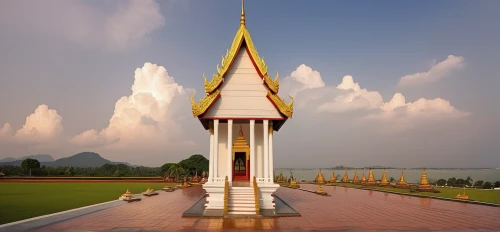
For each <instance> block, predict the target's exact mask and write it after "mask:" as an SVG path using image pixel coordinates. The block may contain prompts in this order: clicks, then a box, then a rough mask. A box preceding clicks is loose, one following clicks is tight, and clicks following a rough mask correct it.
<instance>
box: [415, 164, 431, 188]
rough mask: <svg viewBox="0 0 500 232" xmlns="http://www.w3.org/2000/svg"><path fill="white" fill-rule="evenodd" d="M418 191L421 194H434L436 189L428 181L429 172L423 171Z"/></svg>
mask: <svg viewBox="0 0 500 232" xmlns="http://www.w3.org/2000/svg"><path fill="white" fill-rule="evenodd" d="M417 191H420V192H434V191H435V190H434V188H432V186H431V185H430V184H429V181H428V180H427V172H426V171H425V168H424V170H422V177H420V183H419V184H418V187H417Z"/></svg>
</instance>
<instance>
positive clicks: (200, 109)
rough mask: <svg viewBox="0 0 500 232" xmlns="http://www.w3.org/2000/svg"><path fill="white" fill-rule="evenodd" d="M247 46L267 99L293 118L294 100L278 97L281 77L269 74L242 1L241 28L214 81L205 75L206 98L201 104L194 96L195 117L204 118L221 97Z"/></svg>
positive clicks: (286, 115) (192, 104)
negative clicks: (237, 61) (232, 66)
mask: <svg viewBox="0 0 500 232" xmlns="http://www.w3.org/2000/svg"><path fill="white" fill-rule="evenodd" d="M243 41H244V43H243ZM243 44H244V45H245V47H246V49H247V51H248V54H249V56H250V58H251V60H252V61H253V64H254V65H255V67H256V71H257V73H258V74H259V76H260V78H262V81H263V83H264V84H265V85H266V86H267V88H268V92H267V96H266V97H267V98H268V99H269V100H271V101H272V103H273V105H274V106H275V107H276V108H277V110H278V111H279V112H280V113H281V114H282V115H284V116H285V117H287V118H292V115H293V104H294V99H293V98H292V97H291V96H289V97H290V102H289V103H288V104H287V103H286V102H285V100H284V99H282V98H281V97H279V96H278V90H279V79H278V77H279V75H278V73H276V77H275V78H274V80H273V79H272V78H271V76H270V75H269V73H268V67H267V65H266V63H265V62H264V58H261V57H260V56H259V54H258V52H257V49H256V48H255V45H254V44H253V41H252V37H251V36H250V33H249V32H248V30H247V28H246V18H245V3H244V1H243V0H242V3H241V16H240V27H239V28H238V31H237V32H236V35H235V37H234V39H233V43H232V44H231V47H230V49H228V50H227V52H226V55H225V56H223V57H222V61H221V64H220V66H219V65H217V74H214V75H213V76H212V80H211V81H209V80H207V78H206V77H205V75H203V80H204V86H205V92H206V96H204V97H203V98H202V99H201V100H200V101H199V103H196V102H195V100H194V94H193V95H192V96H191V109H192V113H193V116H194V117H200V116H202V115H203V114H204V113H205V112H206V111H207V110H208V108H209V107H210V106H211V105H212V104H213V103H214V102H215V101H217V99H218V98H219V97H220V96H221V94H220V90H219V89H218V88H219V87H220V86H221V85H222V83H223V82H224V76H225V75H226V73H227V72H228V70H229V68H230V66H231V64H232V63H233V61H234V59H235V58H236V56H237V55H238V52H239V50H240V49H241V48H242V47H241V46H242V45H243Z"/></svg>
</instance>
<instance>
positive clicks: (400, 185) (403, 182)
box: [394, 170, 410, 189]
mask: <svg viewBox="0 0 500 232" xmlns="http://www.w3.org/2000/svg"><path fill="white" fill-rule="evenodd" d="M394 187H395V188H400V189H409V188H410V185H409V184H408V183H406V180H405V174H404V172H403V170H401V177H399V180H398V183H396V185H395V186H394Z"/></svg>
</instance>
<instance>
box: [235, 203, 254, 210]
mask: <svg viewBox="0 0 500 232" xmlns="http://www.w3.org/2000/svg"><path fill="white" fill-rule="evenodd" d="M228 207H229V209H236V208H241V209H253V210H255V204H236V203H235V204H231V203H229V205H228Z"/></svg>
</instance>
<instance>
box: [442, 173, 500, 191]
mask: <svg viewBox="0 0 500 232" xmlns="http://www.w3.org/2000/svg"><path fill="white" fill-rule="evenodd" d="M435 184H437V185H439V186H450V187H474V188H482V189H492V188H500V181H495V182H494V183H491V182H488V181H486V182H485V181H483V180H477V181H475V182H474V181H473V180H472V179H471V178H470V176H468V177H467V179H462V178H458V179H457V178H455V177H452V178H448V180H445V179H439V180H437V181H436V183H435Z"/></svg>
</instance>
